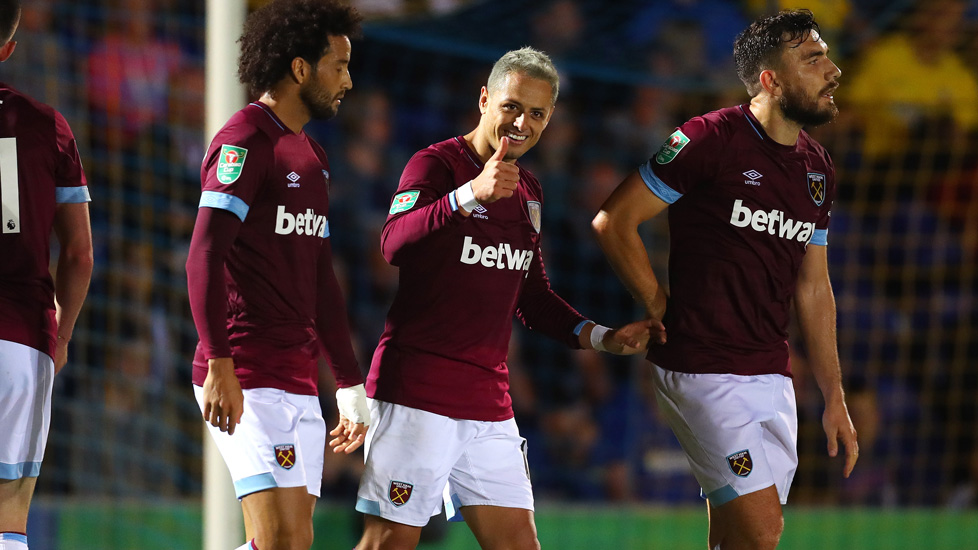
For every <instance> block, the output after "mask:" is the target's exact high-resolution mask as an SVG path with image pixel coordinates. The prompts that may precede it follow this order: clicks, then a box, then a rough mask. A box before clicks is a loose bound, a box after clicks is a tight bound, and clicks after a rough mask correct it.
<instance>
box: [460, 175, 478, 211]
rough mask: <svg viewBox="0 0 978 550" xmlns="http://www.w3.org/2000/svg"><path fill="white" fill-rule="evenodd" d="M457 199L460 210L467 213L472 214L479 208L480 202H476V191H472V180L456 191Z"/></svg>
mask: <svg viewBox="0 0 978 550" xmlns="http://www.w3.org/2000/svg"><path fill="white" fill-rule="evenodd" d="M455 198H456V199H457V200H458V206H459V208H464V209H465V211H466V212H471V211H473V210H475V207H476V206H479V201H477V200H475V191H473V190H472V180H469V181H467V182H465V185H463V186H461V187H459V188H458V189H456V190H455Z"/></svg>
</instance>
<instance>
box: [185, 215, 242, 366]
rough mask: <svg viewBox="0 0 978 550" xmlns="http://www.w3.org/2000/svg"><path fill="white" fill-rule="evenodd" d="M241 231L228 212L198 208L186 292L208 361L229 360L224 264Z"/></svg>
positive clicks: (188, 260) (189, 256)
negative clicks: (226, 358)
mask: <svg viewBox="0 0 978 550" xmlns="http://www.w3.org/2000/svg"><path fill="white" fill-rule="evenodd" d="M240 228H241V220H240V219H238V217H237V216H235V215H234V214H232V213H231V212H229V211H227V210H221V209H216V208H206V207H205V208H200V209H199V210H198V211H197V222H196V224H195V225H194V234H193V236H192V237H191V239H190V252H189V255H188V257H187V291H188V294H189V296H190V311H191V313H192V314H193V318H194V325H195V326H196V327H197V334H198V335H199V336H200V342H201V345H202V347H203V351H204V355H205V357H206V358H207V359H213V358H215V357H230V356H231V345H230V344H229V343H228V330H227V313H228V304H227V280H226V278H225V274H224V261H225V258H226V257H227V255H228V252H229V251H230V250H231V246H232V245H233V244H234V240H235V238H236V237H237V235H238V230H239V229H240Z"/></svg>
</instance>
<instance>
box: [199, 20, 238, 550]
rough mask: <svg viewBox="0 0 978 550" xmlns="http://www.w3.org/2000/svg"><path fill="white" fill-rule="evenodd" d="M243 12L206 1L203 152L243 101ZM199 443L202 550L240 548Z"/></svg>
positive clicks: (226, 494)
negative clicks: (240, 51)
mask: <svg viewBox="0 0 978 550" xmlns="http://www.w3.org/2000/svg"><path fill="white" fill-rule="evenodd" d="M247 11H248V6H247V0H207V13H206V17H205V18H206V25H207V46H206V68H205V70H206V75H207V76H206V80H205V87H206V90H205V104H204V105H205V112H206V122H205V124H206V126H205V128H204V143H205V147H206V146H207V145H208V144H209V143H210V140H211V138H212V137H213V136H214V134H216V133H217V131H218V130H220V129H221V126H223V125H224V123H225V122H226V121H227V119H228V118H230V117H231V115H232V114H234V113H235V111H237V110H238V109H240V108H241V107H242V106H243V105H244V102H245V100H246V99H247V97H246V92H245V90H244V87H243V86H242V85H241V84H240V83H239V82H238V77H237V61H238V43H237V40H238V37H239V36H241V29H242V26H243V25H244V20H245V16H246V15H247ZM203 437H204V503H203V508H204V527H203V531H204V540H203V543H204V545H203V548H204V550H231V549H233V548H237V547H238V546H240V545H241V544H242V543H243V542H244V526H243V520H242V517H241V506H240V504H239V503H238V502H237V499H236V498H235V496H234V486H233V485H232V483H231V476H230V474H229V473H228V469H227V466H225V464H224V460H223V459H222V458H221V454H220V453H219V452H218V450H217V446H216V445H215V444H214V440H213V439H212V438H211V437H210V435H209V434H208V433H207V432H206V429H205V430H204V431H203Z"/></svg>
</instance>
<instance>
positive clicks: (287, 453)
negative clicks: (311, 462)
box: [275, 443, 295, 470]
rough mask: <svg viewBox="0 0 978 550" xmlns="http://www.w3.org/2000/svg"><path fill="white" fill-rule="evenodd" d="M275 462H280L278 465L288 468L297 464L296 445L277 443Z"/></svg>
mask: <svg viewBox="0 0 978 550" xmlns="http://www.w3.org/2000/svg"><path fill="white" fill-rule="evenodd" d="M275 462H278V465H279V466H281V467H283V468H285V469H286V470H291V469H292V467H293V466H295V445H293V444H291V443H289V444H288V445H276V446H275Z"/></svg>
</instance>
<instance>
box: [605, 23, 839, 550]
mask: <svg viewBox="0 0 978 550" xmlns="http://www.w3.org/2000/svg"><path fill="white" fill-rule="evenodd" d="M828 52H829V49H828V45H826V43H825V42H824V41H823V40H822V39H821V38H820V36H819V27H818V24H817V23H816V22H815V20H814V18H813V16H812V13H811V12H810V11H808V10H797V11H782V12H780V13H778V14H776V15H773V16H768V17H763V18H761V19H758V20H757V21H755V22H754V23H753V24H751V25H750V26H749V27H748V28H747V29H746V30H745V31H743V32H742V33H741V34H740V35H739V36H738V37H737V40H736V42H735V44H734V59H735V61H736V64H737V72H738V75H739V76H740V78H741V80H743V82H744V84H745V85H746V86H747V90H748V92H749V93H750V95H751V97H752V99H751V100H750V102H749V103H747V104H744V105H738V106H735V107H729V108H726V109H721V110H719V111H714V112H712V113H708V114H706V115H703V116H700V117H696V118H693V119H691V120H689V121H688V122H686V123H685V124H683V125H682V126H681V127H680V128H679V129H677V130H676V131H675V132H673V134H672V135H671V136H670V137H669V139H667V140H666V142H665V144H663V145H662V147H661V149H659V151H658V153H657V154H656V155H655V156H654V157H653V158H652V159H650V160H649V161H648V162H647V163H646V164H644V165H642V166H641V167H640V168H639V169H638V170H637V171H636V172H634V173H632V174H631V175H630V176H628V177H627V178H626V179H625V180H624V181H623V182H622V183H621V185H620V186H619V187H618V188H617V189H616V190H615V191H614V192H613V193H612V195H611V197H609V198H608V200H607V201H606V202H605V204H604V205H603V206H602V207H601V210H600V211H599V212H598V214H597V216H596V217H595V219H594V221H593V224H592V225H593V227H594V230H595V232H596V235H597V238H598V240H599V241H600V243H601V246H602V248H603V249H604V251H605V253H606V254H607V256H608V259H609V260H610V262H611V264H612V266H613V267H614V268H615V271H616V272H617V273H618V275H619V277H620V278H621V279H622V281H623V282H624V283H625V285H626V286H627V287H628V289H629V290H630V291H631V293H632V295H633V296H634V297H635V298H636V300H637V301H638V302H639V303H640V304H642V305H643V306H644V307H645V309H646V311H647V313H648V315H649V316H651V317H652V318H654V319H661V320H662V322H663V324H664V325H665V328H666V334H665V337H666V338H665V340H666V342H665V343H664V344H662V345H652V346H650V349H649V353H648V358H649V360H650V361H652V362H653V363H654V365H653V372H654V375H653V376H654V380H655V386H656V396H657V399H658V402H659V405H660V408H661V409H662V411H663V412H664V414H665V416H666V417H667V418H668V420H669V423H670V425H671V426H672V429H673V432H674V433H675V434H676V437H677V438H678V439H679V441H680V443H681V444H682V447H683V449H684V450H685V452H686V455H687V457H688V459H689V464H690V466H691V468H692V470H693V473H694V475H695V476H696V479H697V481H698V482H699V483H700V486H701V487H702V493H703V495H704V496H705V498H706V499H707V500H708V503H709V504H708V511H709V515H710V532H709V544H710V548H712V549H716V548H722V549H723V550H734V549H740V548H750V549H753V550H758V549H767V548H774V547H775V546H777V543H778V540H779V538H780V536H781V532H782V529H783V520H782V514H781V505H783V504H785V503H786V501H787V497H788V488H789V486H790V484H791V479H792V477H793V476H794V472H795V469H796V466H797V463H798V455H797V451H796V440H797V432H798V430H797V415H796V406H795V397H794V389H793V386H792V383H791V370H790V366H789V363H788V346H787V342H786V338H787V327H788V312H789V309H790V306H791V302H792V299H793V300H794V302H795V307H796V309H797V314H798V320H799V324H800V327H801V331H802V334H803V337H804V340H805V343H806V346H807V350H808V357H809V361H810V364H811V368H812V371H813V372H814V375H815V378H816V381H817V382H818V385H819V388H820V389H821V392H822V396H823V397H824V399H825V413H824V416H823V418H822V425H823V427H824V429H825V434H826V436H828V454H829V456H835V455H836V454H837V452H838V441H839V440H841V441H842V443H843V444H844V445H845V450H846V453H845V454H846V460H845V467H844V469H843V475H845V476H848V475H849V473H850V472H851V471H852V468H853V466H854V465H855V463H856V458H857V456H858V446H857V442H856V431H855V429H854V428H853V426H852V421H851V420H850V419H849V413H848V411H847V409H846V404H845V399H844V395H843V391H842V382H841V374H840V369H839V358H838V352H837V348H836V337H835V299H834V297H833V295H832V287H831V286H830V285H829V275H828V267H827V261H826V250H825V248H826V244H827V242H828V241H827V234H828V224H829V212H830V210H831V208H832V200H833V198H834V196H835V169H834V168H833V164H832V160H831V159H830V158H829V155H828V153H827V152H826V151H825V149H823V148H822V147H821V146H820V145H819V144H818V143H816V142H815V141H814V140H813V139H812V138H811V137H810V136H809V135H808V134H807V133H805V131H804V130H803V129H802V128H803V127H805V126H816V125H819V124H823V123H826V122H829V121H831V120H832V119H833V118H834V117H835V116H836V114H837V113H838V109H837V108H836V106H835V103H834V101H833V99H832V95H833V93H834V92H835V89H836V88H837V87H838V85H839V84H838V78H839V76H840V74H841V72H840V71H839V68H838V67H836V65H835V64H834V63H833V62H832V61H831V60H830V59H829V56H828ZM666 208H669V229H670V239H671V241H670V247H671V253H670V256H669V282H670V291H671V292H670V294H669V295H667V294H666V291H665V290H664V289H663V287H662V286H661V285H660V284H659V283H658V281H657V280H656V277H655V274H654V273H653V272H652V268H651V266H650V264H649V258H648V254H647V252H646V249H645V247H644V246H643V244H642V241H641V239H640V237H639V234H638V230H637V229H638V226H639V225H641V224H642V223H643V222H645V221H646V220H648V219H650V218H652V217H653V216H656V215H658V214H659V213H660V212H662V211H663V210H665V209H666Z"/></svg>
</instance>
